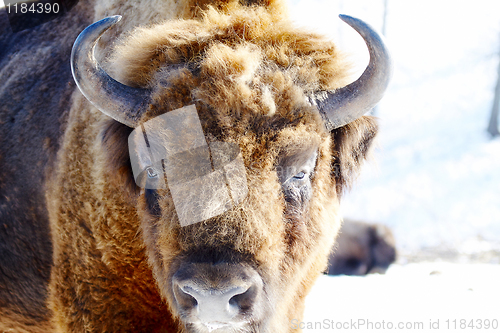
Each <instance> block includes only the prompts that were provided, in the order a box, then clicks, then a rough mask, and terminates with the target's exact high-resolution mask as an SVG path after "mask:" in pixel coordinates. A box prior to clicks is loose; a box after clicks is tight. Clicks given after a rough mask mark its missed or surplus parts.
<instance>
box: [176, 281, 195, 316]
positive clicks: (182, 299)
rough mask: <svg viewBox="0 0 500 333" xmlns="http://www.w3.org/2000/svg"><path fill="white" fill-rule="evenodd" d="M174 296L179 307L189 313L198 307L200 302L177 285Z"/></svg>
mask: <svg viewBox="0 0 500 333" xmlns="http://www.w3.org/2000/svg"><path fill="white" fill-rule="evenodd" d="M174 296H175V299H176V300H177V303H178V304H179V307H180V308H181V309H183V310H184V311H189V310H191V309H193V308H195V307H196V306H197V305H198V301H197V300H196V298H195V297H193V296H192V295H191V294H190V293H189V292H186V291H185V290H184V288H182V287H180V286H178V285H176V286H175V288H174Z"/></svg>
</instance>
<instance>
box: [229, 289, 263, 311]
mask: <svg viewBox="0 0 500 333" xmlns="http://www.w3.org/2000/svg"><path fill="white" fill-rule="evenodd" d="M256 297H257V287H255V286H251V287H250V288H248V289H247V290H246V291H245V292H243V293H241V294H237V295H234V296H233V297H231V299H230V300H229V305H231V306H234V307H237V308H238V309H239V310H240V311H239V312H241V313H246V312H248V311H249V310H251V309H252V305H253V303H254V301H255V298H256Z"/></svg>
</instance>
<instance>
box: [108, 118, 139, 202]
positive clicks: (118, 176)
mask: <svg viewBox="0 0 500 333" xmlns="http://www.w3.org/2000/svg"><path fill="white" fill-rule="evenodd" d="M133 130H134V129H133V128H130V127H128V126H126V125H124V124H121V123H119V122H117V121H115V120H108V121H106V122H105V123H104V126H103V129H102V132H101V143H102V148H103V151H104V153H105V154H106V156H105V158H106V165H105V167H106V170H108V175H109V178H108V181H109V182H111V183H113V184H115V186H116V187H118V188H121V189H123V193H124V194H125V195H126V196H127V197H128V198H129V199H131V200H134V198H135V197H136V196H137V195H138V194H139V192H140V189H139V187H138V186H137V185H136V183H135V180H134V175H133V174H132V165H131V164H130V156H129V151H128V137H129V135H130V133H131V132H132V131H133Z"/></svg>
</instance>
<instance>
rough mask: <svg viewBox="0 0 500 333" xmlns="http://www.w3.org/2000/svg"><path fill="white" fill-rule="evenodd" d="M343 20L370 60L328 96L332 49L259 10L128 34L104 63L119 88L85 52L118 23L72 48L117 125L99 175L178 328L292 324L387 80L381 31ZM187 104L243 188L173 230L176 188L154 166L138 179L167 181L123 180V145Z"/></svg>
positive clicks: (334, 64)
mask: <svg viewBox="0 0 500 333" xmlns="http://www.w3.org/2000/svg"><path fill="white" fill-rule="evenodd" d="M344 19H345V20H346V21H348V22H349V24H351V25H352V26H353V27H355V28H356V29H357V30H358V31H360V32H361V33H362V35H363V36H364V38H365V39H366V40H367V41H368V44H369V46H370V54H371V56H372V60H371V62H370V65H369V68H368V69H367V71H366V72H365V74H363V76H362V77H361V78H360V79H359V80H357V81H356V82H354V83H352V84H350V85H348V86H346V87H344V88H340V89H337V90H336V91H334V92H331V91H332V90H333V89H335V88H338V87H339V86H342V85H343V83H344V81H345V78H344V77H345V68H344V65H343V63H342V62H341V60H339V56H338V53H337V52H336V51H335V49H334V47H333V46H332V45H331V44H330V43H329V42H327V41H325V40H323V39H322V38H321V37H319V36H316V35H313V34H310V33H304V32H300V31H297V30H296V29H294V28H293V27H291V25H290V23H289V22H285V23H283V22H281V21H280V20H279V19H277V18H274V17H273V16H272V15H271V14H270V13H268V12H266V11H264V10H262V9H259V8H244V9H243V8H241V9H234V8H233V9H232V12H231V14H230V15H229V14H227V13H222V12H217V11H215V10H209V11H208V12H207V13H206V15H205V16H204V19H203V20H200V21H198V20H193V21H188V20H186V21H180V22H177V21H174V22H167V23H165V24H162V25H159V26H156V27H153V28H150V29H143V30H138V31H136V32H135V33H134V34H133V35H132V37H131V38H129V39H127V40H125V41H124V42H123V43H122V44H120V46H118V47H117V49H116V51H115V56H114V58H113V59H112V60H111V63H112V67H114V68H115V70H114V73H115V74H114V75H115V76H116V77H119V78H120V81H122V82H126V83H127V84H128V85H127V86H125V85H123V84H121V83H119V82H117V81H115V80H114V79H112V78H111V77H110V76H109V75H108V74H107V73H106V72H105V71H104V70H103V69H102V68H101V67H100V66H99V64H98V63H97V62H96V61H95V59H94V57H93V46H94V45H95V44H96V40H97V39H98V37H99V36H100V35H101V34H102V33H104V31H105V30H106V29H107V28H108V27H109V26H111V25H112V24H114V23H115V22H116V21H117V19H116V18H108V19H105V20H102V21H100V22H97V23H96V24H94V25H93V26H91V27H89V28H87V30H86V31H84V32H83V33H82V35H81V36H80V37H79V39H78V40H77V42H76V43H75V47H74V50H73V55H72V57H73V73H74V76H75V79H76V81H77V83H78V86H79V88H80V90H81V91H82V93H83V94H84V95H85V96H86V97H87V98H88V99H89V101H90V102H91V103H92V104H94V105H95V106H96V107H97V108H98V109H99V110H101V111H102V112H103V113H104V114H106V115H109V116H111V117H112V118H114V119H115V120H116V121H115V120H113V121H111V122H110V121H109V120H108V121H101V123H104V124H105V125H104V132H103V133H104V134H103V141H102V143H103V144H102V146H101V147H100V149H101V152H102V155H103V156H107V157H106V159H107V161H108V166H109V167H108V168H107V171H106V172H105V173H104V174H105V175H104V176H102V178H103V179H106V180H107V181H108V182H110V183H112V184H114V185H115V186H116V189H117V190H116V192H120V191H121V192H125V193H124V195H126V196H127V197H129V198H130V200H129V203H128V204H129V205H131V206H134V211H135V212H136V214H137V215H136V217H132V221H131V222H130V225H132V228H137V233H138V234H140V236H141V237H140V241H139V240H137V239H134V240H133V242H134V243H135V244H137V247H139V248H141V250H144V251H145V253H146V258H147V261H148V263H149V266H150V268H151V271H152V276H153V277H154V285H148V286H146V287H147V288H152V289H154V290H156V291H157V292H158V293H159V294H160V295H161V297H162V299H163V300H164V302H166V304H167V306H168V310H169V315H171V316H172V317H173V318H174V319H175V320H176V322H178V323H179V325H180V326H181V327H183V328H184V329H185V330H186V331H189V332H210V331H213V330H217V331H218V332H224V331H228V332H239V331H241V332H287V331H289V330H290V322H291V320H292V319H299V318H301V316H302V311H303V302H304V296H305V295H306V294H307V292H308V290H309V288H310V287H311V285H312V282H313V281H314V279H315V278H316V277H317V276H318V275H319V274H320V273H321V272H322V271H323V270H324V268H325V266H326V261H327V256H328V253H329V252H330V248H331V245H332V242H333V239H334V238H335V235H336V233H337V231H338V228H339V219H338V217H337V211H338V197H339V194H340V193H341V191H342V188H343V186H344V185H346V184H347V183H348V180H349V178H350V177H351V175H352V174H353V173H354V172H355V171H356V169H357V167H358V166H359V164H360V162H361V160H362V159H363V157H364V154H365V153H366V150H367V147H368V146H369V143H370V141H371V139H372V138H373V136H374V133H375V131H376V126H375V123H374V122H373V120H372V119H371V118H367V117H362V118H360V119H357V118H359V117H360V116H361V115H362V114H363V113H364V112H365V111H366V110H367V109H370V108H371V107H372V106H373V105H374V103H376V101H378V99H380V97H381V94H382V91H383V90H384V89H385V86H386V85H387V80H388V73H387V68H388V66H389V60H388V57H387V54H386V51H385V48H384V46H383V44H382V43H381V42H380V40H379V38H378V36H377V35H376V34H374V33H373V31H372V30H371V29H370V28H368V27H367V26H366V25H365V24H364V23H363V22H361V21H358V20H355V19H352V18H348V17H344ZM132 85H133V86H143V87H144V88H132V87H131V86H132ZM187 105H195V108H196V111H197V115H198V118H199V122H200V126H201V131H202V132H203V136H204V140H206V142H207V147H209V146H210V145H211V144H213V143H217V142H222V143H227V144H231V145H233V146H236V147H238V149H239V151H240V153H241V163H242V165H243V166H244V173H245V179H246V188H247V192H245V195H244V196H243V197H242V199H241V200H240V201H238V202H237V204H234V205H232V206H231V207H226V209H224V211H223V212H222V213H220V214H217V215H215V216H211V217H210V218H207V219H204V220H202V221H197V222H196V223H191V224H187V225H186V224H184V226H182V225H183V224H182V223H181V221H180V218H179V216H180V214H183V213H184V212H183V211H181V210H179V208H178V207H177V206H176V202H175V195H173V191H174V190H173V188H172V184H173V183H174V182H175V179H172V178H170V179H168V177H166V180H165V179H163V178H162V177H164V175H163V174H162V173H161V167H159V166H158V167H156V169H153V171H151V172H147V173H145V177H150V178H152V179H153V180H151V181H152V182H156V181H163V182H164V183H165V184H166V185H165V186H158V187H157V188H154V187H151V186H149V187H148V186H143V188H139V187H138V186H136V185H135V184H133V182H132V184H131V182H130V179H132V180H133V175H132V171H131V167H130V165H131V164H130V159H131V156H130V155H129V153H128V151H127V150H126V149H124V147H126V146H127V139H126V137H127V136H128V135H129V133H130V132H131V131H132V129H133V128H140V127H141V126H143V127H144V124H145V122H146V121H148V120H151V119H154V118H155V117H158V116H161V115H164V114H168V113H169V112H172V111H174V110H177V109H179V108H182V107H185V106H187ZM103 117H104V116H103ZM356 119H357V120H356ZM131 153H132V154H138V155H140V154H141V153H143V151H140V148H139V151H134V150H133V149H132V152H131ZM162 163H163V164H161V163H160V164H159V165H160V166H161V165H163V168H165V167H164V166H165V163H167V162H165V161H164V162H162ZM116 175H120V176H119V177H117V176H116ZM162 179H163V180H162ZM117 184H118V185H117ZM125 184H129V185H127V186H124V185H125ZM169 184H170V185H169ZM209 190H210V185H207V187H197V188H193V187H190V186H187V185H186V186H185V187H182V186H180V187H177V188H176V190H175V191H177V193H185V194H187V195H191V194H192V193H191V192H193V191H199V192H200V193H199V195H198V196H197V197H199V198H202V199H203V197H204V194H203V193H204V191H207V192H210V191H209ZM211 195H212V194H211ZM193 204H194V205H196V203H193ZM134 223H136V224H135V226H134ZM110 260H111V259H110Z"/></svg>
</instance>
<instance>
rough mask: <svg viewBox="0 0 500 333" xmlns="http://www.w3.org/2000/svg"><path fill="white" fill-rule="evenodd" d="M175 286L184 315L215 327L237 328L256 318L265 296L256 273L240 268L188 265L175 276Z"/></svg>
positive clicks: (177, 300)
mask: <svg viewBox="0 0 500 333" xmlns="http://www.w3.org/2000/svg"><path fill="white" fill-rule="evenodd" d="M172 284H173V285H172V287H173V292H174V296H175V300H176V302H177V305H178V307H179V309H180V312H181V315H182V316H183V317H184V318H185V319H186V320H188V321H191V322H201V323H203V324H205V325H212V326H213V325H219V326H226V325H235V324H236V323H238V322H243V321H245V320H248V319H249V318H251V317H254V316H256V315H257V311H258V308H259V305H258V303H260V302H261V298H262V293H263V283H262V279H261V278H260V276H259V275H258V274H257V272H255V270H253V269H252V268H250V267H245V266H242V265H237V264H234V265H233V264H215V265H212V264H199V263H196V264H186V265H183V267H182V266H181V268H180V269H179V270H178V271H177V272H176V274H174V276H173V280H172ZM207 327H208V326H207Z"/></svg>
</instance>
